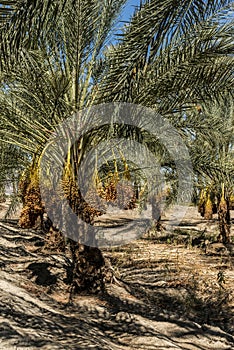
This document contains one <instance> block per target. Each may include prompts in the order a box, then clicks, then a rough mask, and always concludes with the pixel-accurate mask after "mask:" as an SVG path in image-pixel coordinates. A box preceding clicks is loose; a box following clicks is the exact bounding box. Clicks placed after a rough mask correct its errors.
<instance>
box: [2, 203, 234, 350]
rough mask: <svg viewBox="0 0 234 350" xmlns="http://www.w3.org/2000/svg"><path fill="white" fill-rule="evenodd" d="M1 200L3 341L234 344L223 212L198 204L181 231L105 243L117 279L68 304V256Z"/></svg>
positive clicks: (37, 345)
mask: <svg viewBox="0 0 234 350" xmlns="http://www.w3.org/2000/svg"><path fill="white" fill-rule="evenodd" d="M2 209H3V210H2V213H1V214H2V218H1V220H0V246H1V247H0V248H1V249H0V268H1V270H0V349H7V350H10V349H12V350H13V349H25V350H26V349H30V350H32V349H42V350H46V349H48V350H49V349H52V350H53V349H59V350H60V349H61V350H65V349H71V350H73V349H74V350H75V349H77V350H79V349H100V350H101V349H102V350H107V349H110V350H115V349H116V350H117V349H118V350H125V349H126V350H132V349H136V350H137V349H139V350H140V349H144V350H153V349H158V350H171V349H200V350H209V349H217V350H222V349H230V350H231V349H234V290H233V286H234V270H233V264H234V244H233V243H232V244H229V245H227V246H224V245H223V244H220V243H215V242H213V240H212V237H214V236H215V235H217V234H218V232H217V218H215V217H214V220H213V221H211V222H207V221H205V220H204V219H202V218H201V217H200V216H199V215H198V214H197V212H196V208H193V207H191V208H189V210H188V212H187V215H186V216H185V218H184V219H183V222H182V223H181V225H180V226H178V227H177V229H176V230H175V231H174V233H172V232H168V231H166V230H162V232H154V231H152V232H149V233H148V234H146V235H145V236H144V237H143V238H141V239H138V240H135V241H133V242H131V243H129V244H127V245H124V246H121V247H117V248H112V249H104V250H103V251H104V255H105V256H106V257H108V258H109V259H110V261H111V263H112V266H113V268H114V270H115V272H116V276H117V277H118V281H119V282H118V283H117V284H116V283H113V284H109V285H108V286H107V290H106V292H105V294H102V295H101V294H100V295H85V294H83V295H77V296H74V297H73V300H72V303H70V304H69V303H68V300H69V285H68V284H67V282H66V279H67V276H68V274H69V259H67V258H65V257H64V255H63V254H59V253H57V252H56V251H49V250H46V249H45V246H44V245H43V244H44V235H43V234H42V233H41V232H40V231H39V230H22V229H20V228H19V227H18V226H17V218H16V217H15V218H11V219H9V220H8V221H6V220H4V219H3V212H4V209H5V208H2ZM233 214H234V212H232V221H234V220H233V218H234V215H233ZM166 223H167V218H166V217H164V218H163V226H164V225H166ZM233 224H234V222H233ZM233 226H234V225H232V239H233V237H234V232H233ZM202 233H203V234H202ZM204 235H205V237H204Z"/></svg>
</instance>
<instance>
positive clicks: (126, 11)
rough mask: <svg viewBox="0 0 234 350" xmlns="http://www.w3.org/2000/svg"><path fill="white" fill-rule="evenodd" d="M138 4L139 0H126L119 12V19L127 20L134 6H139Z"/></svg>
mask: <svg viewBox="0 0 234 350" xmlns="http://www.w3.org/2000/svg"><path fill="white" fill-rule="evenodd" d="M139 4H140V0H128V1H127V3H126V5H125V7H124V9H123V12H122V14H121V20H122V21H126V20H129V18H130V16H131V14H133V12H134V6H135V7H136V6H139Z"/></svg>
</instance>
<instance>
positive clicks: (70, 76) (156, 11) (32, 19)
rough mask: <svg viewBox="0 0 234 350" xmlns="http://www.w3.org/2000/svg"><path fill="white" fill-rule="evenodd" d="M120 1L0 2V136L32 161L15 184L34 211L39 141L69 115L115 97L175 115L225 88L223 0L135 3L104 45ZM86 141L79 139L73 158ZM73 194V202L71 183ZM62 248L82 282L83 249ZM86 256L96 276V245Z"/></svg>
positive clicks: (228, 49) (227, 33)
mask: <svg viewBox="0 0 234 350" xmlns="http://www.w3.org/2000/svg"><path fill="white" fill-rule="evenodd" d="M124 3H125V1H123V0H118V1H116V0H115V1H110V0H108V1H107V0H105V1H100V0H94V1H86V0H85V1H83V0H82V1H80V0H63V1H58V0H56V1H53V2H51V1H49V0H46V1H37V2H31V1H29V0H25V2H22V1H17V0H16V1H4V2H3V1H2V2H1V4H0V5H1V6H0V16H1V23H0V38H1V44H0V45H1V56H0V64H1V68H2V73H1V84H2V90H1V94H0V100H1V106H2V112H1V120H2V125H3V128H2V130H1V138H2V140H3V141H4V142H8V143H11V144H14V145H15V146H16V147H17V148H20V149H21V150H23V151H24V152H27V154H28V155H29V159H31V168H30V171H29V172H28V173H29V176H28V177H26V178H27V179H26V188H25V187H24V186H23V188H24V189H25V192H24V195H27V196H28V200H31V199H30V198H35V197H34V196H35V195H36V196H37V201H38V206H37V208H38V213H42V212H43V210H44V209H43V205H42V203H40V194H39V193H38V179H37V177H38V173H37V169H38V163H39V162H40V157H41V154H42V151H43V148H44V146H45V144H46V142H47V140H48V138H49V137H50V136H51V134H52V133H53V131H54V130H55V128H56V126H57V125H58V124H59V123H60V122H61V121H63V120H64V119H65V118H67V117H68V116H69V115H71V113H74V112H76V111H78V110H80V109H83V108H85V107H89V106H92V105H93V104H95V103H99V102H103V101H104V102H106V101H124V102H134V103H140V104H143V105H146V106H150V107H152V108H155V109H157V110H158V111H160V112H161V113H163V114H164V115H173V116H174V115H175V114H173V113H174V112H178V110H183V109H184V108H186V107H188V106H190V105H191V103H194V102H197V101H198V100H201V99H207V98H211V97H214V96H217V95H219V94H221V93H222V92H223V90H224V89H227V90H229V89H230V86H231V84H232V79H233V78H232V74H231V67H232V64H233V59H232V56H231V54H232V53H233V45H232V39H231V34H232V25H231V24H230V23H229V21H225V23H224V21H222V18H221V17H222V15H223V14H227V12H228V8H229V6H230V4H231V1H210V0H207V1H206V2H197V1H195V0H194V1H188V0H187V1H183V2H181V1H175V0H169V1H165V2H162V1H159V0H154V1H144V2H141V6H140V8H139V9H138V10H137V11H136V12H135V14H134V16H133V18H132V20H131V22H130V23H129V25H128V26H127V27H126V28H125V30H124V33H123V36H122V37H121V39H120V41H118V42H115V44H114V45H112V46H111V45H107V42H108V40H109V39H110V37H111V34H112V29H113V23H114V20H115V18H116V16H117V15H118V13H119V10H120V8H121V6H123V5H124ZM171 119H172V120H174V122H175V118H173V117H172V118H171ZM104 131H105V130H104ZM99 138H100V136H99ZM88 140H90V139H89V138H88ZM86 141H87V140H86ZM151 141H152V140H151ZM152 142H153V141H152ZM152 142H151V143H152ZM85 144H86V143H85V142H84V140H79V143H78V144H77V150H78V153H79V154H82V153H83V152H84V148H85ZM148 144H150V141H149V142H148ZM74 154H75V153H74ZM80 159H81V157H80ZM67 169H69V167H68V168H67ZM65 175H66V176H67V177H66V178H65V180H66V181H67V182H66V181H65V182H66V183H67V184H68V187H67V194H68V200H71V201H70V203H71V202H73V203H74V201H73V198H71V197H72V196H71V195H70V194H69V193H71V191H70V190H71V188H73V189H74V186H73V182H72V177H71V174H70V173H69V171H68V172H67V173H66V172H65ZM73 195H74V196H75V197H78V198H79V192H78V191H77V189H76V188H75V189H74V193H73ZM26 202H27V201H26ZM25 204H26V205H27V203H25ZM73 209H75V210H77V207H75V208H73ZM29 221H30V220H29ZM33 221H34V219H33ZM71 247H72V253H73V257H74V261H76V263H75V264H76V265H77V264H78V265H79V264H80V265H79V271H81V268H80V266H81V265H82V266H83V267H82V269H83V272H84V273H83V274H82V273H80V275H82V277H81V278H78V282H77V286H78V285H80V284H83V285H85V282H84V280H85V277H84V276H85V274H86V273H88V271H89V264H86V265H85V263H84V261H85V259H84V256H86V260H87V259H88V257H90V248H88V247H83V248H82V249H81V247H80V245H79V244H75V243H71ZM84 252H85V253H86V255H85V254H84ZM93 254H94V255H95V254H96V256H97V260H96V262H98V263H97V264H96V265H97V269H96V270H95V268H94V271H95V273H96V274H97V275H98V274H99V275H98V276H99V277H100V267H101V266H102V265H103V262H102V261H103V258H102V255H101V254H100V251H99V250H96V251H95V252H94V251H93ZM81 261H82V262H81ZM75 267H77V266H75ZM77 271H78V269H77ZM94 280H95V282H94V283H97V278H95V279H94Z"/></svg>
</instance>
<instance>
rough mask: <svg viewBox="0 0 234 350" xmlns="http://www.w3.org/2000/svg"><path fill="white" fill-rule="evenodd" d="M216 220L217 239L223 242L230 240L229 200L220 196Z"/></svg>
mask: <svg viewBox="0 0 234 350" xmlns="http://www.w3.org/2000/svg"><path fill="white" fill-rule="evenodd" d="M218 220H219V237H218V238H219V240H220V241H222V242H223V243H228V242H230V226H231V217H230V207H229V200H228V199H227V198H224V197H223V196H222V198H221V200H220V203H219V206H218Z"/></svg>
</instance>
